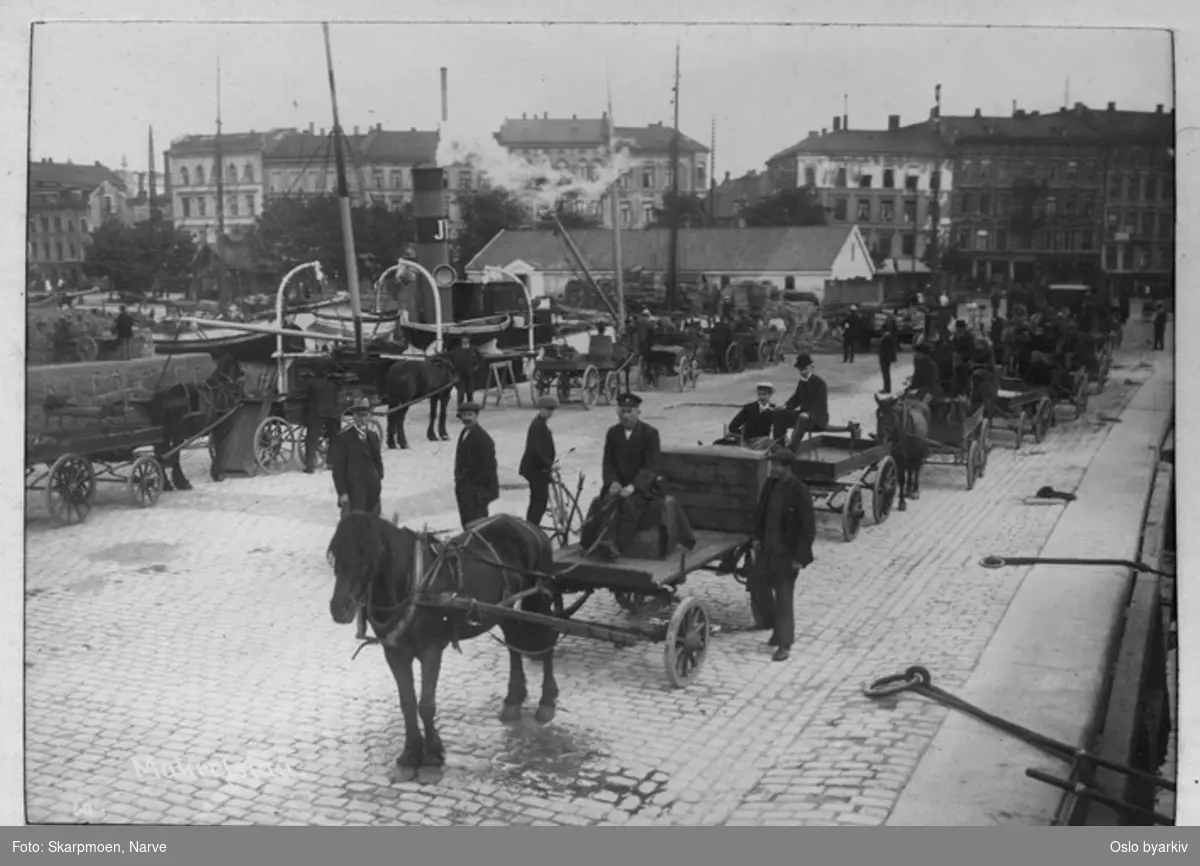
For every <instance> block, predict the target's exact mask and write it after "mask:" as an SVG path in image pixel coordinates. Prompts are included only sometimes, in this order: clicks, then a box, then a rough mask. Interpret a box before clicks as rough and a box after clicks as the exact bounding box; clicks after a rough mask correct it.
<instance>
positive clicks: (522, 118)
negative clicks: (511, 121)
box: [521, 111, 529, 120]
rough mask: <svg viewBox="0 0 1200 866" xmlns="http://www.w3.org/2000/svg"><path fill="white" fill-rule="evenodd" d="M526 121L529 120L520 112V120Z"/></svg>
mask: <svg viewBox="0 0 1200 866" xmlns="http://www.w3.org/2000/svg"><path fill="white" fill-rule="evenodd" d="M528 119H529V118H528V117H526V116H525V112H523V111H522V112H521V120H528Z"/></svg>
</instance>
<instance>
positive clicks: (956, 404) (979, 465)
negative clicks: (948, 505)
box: [925, 399, 991, 490]
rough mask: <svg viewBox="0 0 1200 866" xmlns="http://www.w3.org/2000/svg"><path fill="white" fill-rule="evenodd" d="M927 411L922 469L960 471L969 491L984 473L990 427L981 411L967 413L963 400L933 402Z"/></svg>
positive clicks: (980, 408)
mask: <svg viewBox="0 0 1200 866" xmlns="http://www.w3.org/2000/svg"><path fill="white" fill-rule="evenodd" d="M930 409H931V411H930V418H929V435H928V437H927V439H926V441H927V443H928V445H929V455H928V457H927V458H926V461H925V462H926V465H930V466H962V467H964V468H965V469H966V473H967V489H968V490H971V489H972V488H973V487H974V486H975V479H976V478H982V477H983V473H984V471H985V470H986V469H987V459H988V447H987V446H988V440H989V438H990V431H989V428H990V426H991V424H990V422H989V421H988V420H987V419H986V418H985V417H984V409H983V407H982V406H980V407H979V408H977V409H975V410H974V411H971V410H969V409H968V406H967V402H966V401H965V400H962V399H952V400H935V401H934V402H933V404H932V406H931V407H930Z"/></svg>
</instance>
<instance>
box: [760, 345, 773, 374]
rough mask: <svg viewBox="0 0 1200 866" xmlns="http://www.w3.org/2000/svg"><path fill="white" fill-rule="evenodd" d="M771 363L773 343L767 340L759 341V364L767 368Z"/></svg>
mask: <svg viewBox="0 0 1200 866" xmlns="http://www.w3.org/2000/svg"><path fill="white" fill-rule="evenodd" d="M769 363H771V344H770V343H768V342H767V341H766V340H759V341H758V366H759V367H761V368H762V369H764V370H765V369H766V368H767V364H769Z"/></svg>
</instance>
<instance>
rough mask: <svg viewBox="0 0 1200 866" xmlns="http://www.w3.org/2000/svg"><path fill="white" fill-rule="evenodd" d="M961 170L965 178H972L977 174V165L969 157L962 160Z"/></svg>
mask: <svg viewBox="0 0 1200 866" xmlns="http://www.w3.org/2000/svg"><path fill="white" fill-rule="evenodd" d="M961 170H962V176H963V179H964V180H970V179H971V178H973V177H974V176H975V166H974V164H973V163H972V162H971V160H969V159H964V160H963V161H962V165H961Z"/></svg>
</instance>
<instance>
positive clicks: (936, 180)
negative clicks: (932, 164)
mask: <svg viewBox="0 0 1200 866" xmlns="http://www.w3.org/2000/svg"><path fill="white" fill-rule="evenodd" d="M929 188H930V189H931V190H934V191H935V192H936V191H937V190H940V189H941V188H942V173H941V172H940V171H937V170H936V169H935V170H934V171H932V172H930V174H929Z"/></svg>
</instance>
